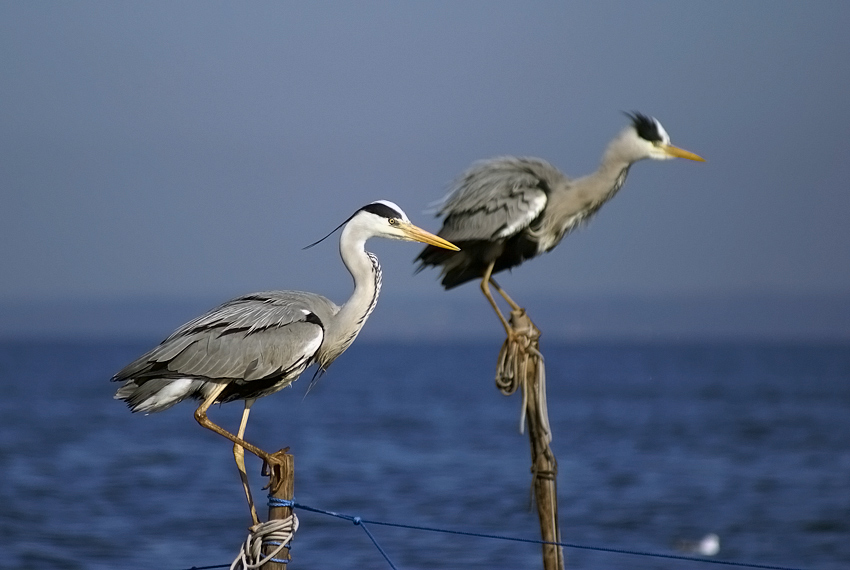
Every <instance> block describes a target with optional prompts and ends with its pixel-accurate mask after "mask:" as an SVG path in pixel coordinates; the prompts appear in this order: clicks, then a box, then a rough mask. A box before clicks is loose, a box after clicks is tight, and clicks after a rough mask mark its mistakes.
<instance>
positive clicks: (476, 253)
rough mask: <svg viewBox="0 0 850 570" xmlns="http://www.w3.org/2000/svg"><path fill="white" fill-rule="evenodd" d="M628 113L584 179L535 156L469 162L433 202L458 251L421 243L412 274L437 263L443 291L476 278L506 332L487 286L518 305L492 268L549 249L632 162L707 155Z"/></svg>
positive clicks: (613, 188) (610, 191) (606, 196)
mask: <svg viewBox="0 0 850 570" xmlns="http://www.w3.org/2000/svg"><path fill="white" fill-rule="evenodd" d="M627 116H628V117H629V118H630V119H631V124H629V125H628V126H627V127H626V128H625V129H624V130H623V131H621V132H620V133H619V134H618V135H617V136H616V137H615V138H614V140H612V141H611V142H610V143H609V144H608V147H607V149H606V150H605V153H604V154H603V156H602V162H601V164H600V166H599V168H598V169H597V170H596V172H594V173H592V174H589V175H587V176H584V177H582V178H577V179H574V180H573V179H570V178H567V176H565V175H564V174H563V173H562V172H561V171H559V170H558V169H557V168H555V167H554V166H552V165H551V164H549V163H548V162H546V161H545V160H541V159H539V158H520V157H513V156H503V157H497V158H492V159H489V160H482V161H479V162H476V163H474V164H473V165H472V166H471V167H470V168H469V169H468V170H467V171H466V172H464V173H463V174H461V175H460V177H458V178H457V180H456V181H455V182H454V184H453V186H452V187H451V189H450V190H449V192H448V194H446V196H445V197H444V198H443V199H442V200H441V201H440V202H438V206H437V215H438V216H443V218H444V219H443V227H442V229H440V231H439V232H437V233H438V235H440V236H441V237H443V238H445V239H448V240H451V241H452V242H454V243H456V244H457V245H458V246H459V247H460V251H458V252H448V251H441V250H439V249H437V248H435V247H432V246H426V247H425V249H423V250H422V252H421V253H420V254H419V256H418V257H417V258H416V260H415V261H418V262H419V266H418V267H417V272H419V271H421V270H422V269H424V268H425V267H428V266H441V267H442V273H441V277H442V285H443V287H445V288H446V289H451V288H453V287H457V286H458V285H461V284H463V283H466V282H467V281H471V280H473V279H479V278H480V279H481V291H482V292H483V293H484V295H485V297H487V300H488V301H489V302H490V305H491V306H492V307H493V309H494V310H495V311H496V314H497V315H498V317H499V319H500V321H501V322H502V325H503V326H504V327H505V330H506V331H507V333H508V336H509V337H511V335H512V330H511V327H510V326H509V324H508V321H507V320H506V319H505V317H504V316H503V315H502V313H501V311H500V310H499V307H498V305H497V304H496V301H495V300H494V299H493V296H492V294H491V293H490V285H491V284H492V285H493V287H494V288H495V289H496V291H497V292H498V293H499V294H500V295H501V296H502V297H503V298H504V299H505V301H506V302H507V303H508V304H509V305H510V306H511V308H512V309H513V310H520V307H519V306H518V305H517V304H516V303H515V302H514V301H513V300H512V299H511V298H510V297H509V296H508V295H507V293H505V291H504V290H503V289H502V288H501V287H499V285H498V284H497V283H496V282H495V280H494V279H493V277H492V276H493V274H495V273H498V272H500V271H504V270H505V269H510V268H512V267H516V266H517V265H519V264H521V263H523V262H524V261H526V260H528V259H531V258H533V257H537V256H539V255H542V254H544V253H546V252H548V251H551V250H552V248H554V247H555V246H556V245H558V244H559V243H560V242H561V240H562V239H563V238H564V236H565V235H567V234H568V233H570V232H571V231H573V230H574V229H576V228H577V227H579V225H581V223H582V222H584V221H586V220H587V219H588V218H590V216H592V215H593V214H594V213H596V211H597V210H599V208H601V207H602V205H603V204H605V202H607V201H608V200H610V199H611V198H613V197H614V195H615V194H616V193H617V191H618V190H619V189H620V188H621V187H622V186H623V183H624V182H625V181H626V175H627V174H628V172H629V167H630V166H631V165H632V164H633V163H635V162H637V161H639V160H643V159H646V158H649V159H654V160H666V159H671V158H676V157H678V158H687V159H689V160H696V161H704V159H703V158H701V157H699V156H697V155H696V154H694V153H692V152H689V151H686V150H683V149H680V148H677V147H675V146H673V145H671V144H670V136H669V135H668V134H667V131H665V130H664V127H663V126H661V123H660V122H658V120H657V119H655V118H654V117H649V116H646V115H642V114H640V113H627Z"/></svg>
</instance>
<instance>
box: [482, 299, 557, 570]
mask: <svg viewBox="0 0 850 570" xmlns="http://www.w3.org/2000/svg"><path fill="white" fill-rule="evenodd" d="M510 324H511V328H512V329H513V331H514V333H515V335H514V336H513V337H510V336H509V337H508V339H507V340H505V343H504V345H503V346H502V350H501V352H500V353H499V362H498V366H497V371H496V385H497V386H498V387H499V389H500V390H501V391H502V393H504V394H511V393H513V392H514V391H516V390H517V388H519V387H522V394H523V398H522V399H523V402H522V406H523V409H522V415H521V418H520V431H522V429H523V426H524V424H527V425H528V439H529V443H530V444H531V473H532V478H533V479H532V485H533V488H534V499H535V503H537V517H538V519H539V521H540V535H541V538H542V539H543V540H544V541H545V542H561V530H560V525H559V523H558V486H557V476H558V462H557V460H556V459H555V454H554V453H553V452H552V448H551V447H550V446H549V443H550V442H551V441H552V432H551V430H550V428H549V414H548V411H547V409H548V406H547V403H546V384H545V382H546V372H545V368H544V364H543V355H542V354H541V352H540V345H539V340H540V330H539V329H538V328H537V327H536V326H535V325H534V323H532V322H531V319H529V318H528V315H527V314H526V313H525V311H524V310H522V309H520V310H515V311H512V312H511V317H510ZM542 548H543V568H544V570H564V564H565V561H564V551H563V548H562V547H560V546H557V545H555V544H544V545H542Z"/></svg>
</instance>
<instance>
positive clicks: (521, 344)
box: [496, 309, 552, 443]
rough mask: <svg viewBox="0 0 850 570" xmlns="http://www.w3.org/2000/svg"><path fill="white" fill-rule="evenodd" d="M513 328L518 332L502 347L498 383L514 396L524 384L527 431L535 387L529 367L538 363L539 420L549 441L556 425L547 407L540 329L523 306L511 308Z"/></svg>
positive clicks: (522, 417) (522, 424)
mask: <svg viewBox="0 0 850 570" xmlns="http://www.w3.org/2000/svg"><path fill="white" fill-rule="evenodd" d="M511 328H512V329H513V332H514V334H512V335H509V336H508V338H507V339H505V342H504V344H502V349H501V350H500V351H499V359H498V361H497V363H496V387H497V388H498V389H499V391H501V392H502V394H504V395H505V396H510V395H511V394H513V393H514V392H516V390H517V388H519V387H520V385H521V386H522V409H521V411H520V416H519V432H520V433H525V420H526V413H527V411H528V399H529V397H530V395H531V393H530V390H531V389H532V387H531V386H530V382H529V381H528V369H529V367H530V366H536V370H537V402H538V408H537V421H538V422H539V424H538V425H539V426H540V428H541V430H542V432H543V436H544V439H545V441H546V443H551V442H552V428H551V427H549V410H548V409H547V408H546V367H545V366H544V364H543V354H542V353H541V352H540V351H539V350H538V349H537V346H539V344H538V342H539V339H540V329H538V328H537V327H536V326H534V323H532V322H531V319H529V318H528V315H526V313H525V311H524V310H522V309H520V310H518V311H511Z"/></svg>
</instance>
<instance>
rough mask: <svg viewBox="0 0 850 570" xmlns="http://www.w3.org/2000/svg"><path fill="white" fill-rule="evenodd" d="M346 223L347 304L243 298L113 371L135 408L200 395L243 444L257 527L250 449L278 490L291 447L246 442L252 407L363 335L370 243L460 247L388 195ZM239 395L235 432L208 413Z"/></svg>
mask: <svg viewBox="0 0 850 570" xmlns="http://www.w3.org/2000/svg"><path fill="white" fill-rule="evenodd" d="M343 226H344V227H343ZM340 228H343V230H342V233H341V235H340V239H339V253H340V256H341V257H342V262H343V263H344V264H345V267H346V268H347V269H348V271H349V272H350V273H351V276H352V278H353V280H354V292H353V293H352V295H351V297H350V298H349V299H348V301H347V302H346V303H345V304H344V305H342V306H341V307H340V306H337V305H336V304H334V303H333V302H332V301H330V300H329V299H327V298H325V297H322V296H321V295H317V294H315V293H305V292H301V291H266V292H262V293H254V294H251V295H245V296H242V297H238V298H236V299H233V300H231V301H228V302H226V303H224V304H223V305H221V306H219V307H218V308H215V309H213V310H211V311H209V312H208V313H206V314H204V315H201V316H200V317H198V318H196V319H194V320H192V321H190V322H188V323H186V324H185V325H183V326H181V327H180V328H178V329H177V330H176V331H175V332H174V333H172V334H171V336H169V337H168V338H167V339H165V340H164V341H162V343H161V344H160V345H159V346H157V347H156V348H154V349H153V350H151V351H149V352H147V353H146V354H144V355H143V356H141V357H139V358H138V359H137V360H135V361H133V362H132V363H130V364H128V365H127V366H126V367H125V368H124V369H122V370H121V371H120V372H118V373H117V374H116V375H115V376H114V377H113V378H112V380H113V381H117V382H124V385H123V386H121V388H119V389H118V391H117V393H116V394H115V398H116V399H118V400H123V401H125V402H126V403H127V405H128V406H129V407H130V409H131V410H132V411H133V412H144V413H152V412H160V411H162V410H166V409H168V408H170V407H171V406H173V405H175V404H177V403H178V402H180V401H182V400H185V399H187V398H192V399H195V400H200V402H201V404H200V406H199V407H198V409H197V410H195V419H196V420H197V421H198V423H200V424H201V425H202V426H203V427H205V428H207V429H210V430H212V431H214V432H216V433H218V434H219V435H222V436H224V437H226V438H227V439H229V440H231V441H232V442H233V443H234V447H233V455H234V458H235V459H236V464H237V466H238V468H239V473H240V477H241V478H242V484H243V487H244V490H245V494H246V497H247V499H248V504H249V507H250V509H251V516H252V518H253V520H254V524H257V523H258V522H259V519H258V518H257V513H256V509H255V508H254V503H253V500H252V498H251V492H250V488H249V486H248V477H247V474H246V471H245V461H244V450H248V451H249V452H251V453H253V454H254V455H256V456H257V457H259V458H261V459H262V460H263V461H264V465H265V466H268V469H269V474H270V475H271V481H270V485H271V486H272V487H273V488H274V487H275V486H276V485H277V484H278V483H279V480H277V479H279V473H278V471H277V469H278V468H279V467H280V465H281V459H282V455H283V454H284V453H285V452H286V451H287V450H286V449H282V450H280V451H278V452H277V453H267V452H266V451H263V450H262V449H260V448H258V447H257V446H255V445H253V444H251V443H248V442H247V441H245V440H244V439H243V438H244V435H245V426H246V425H247V422H248V414H249V412H250V410H251V405H252V404H253V403H254V402H255V401H256V400H257V399H258V398H262V397H263V396H268V395H269V394H273V393H275V392H277V391H278V390H281V389H282V388H285V387H286V386H289V385H290V384H291V383H292V382H294V381H295V380H296V379H297V378H298V377H299V376H300V375H301V373H302V372H304V370H305V369H306V368H307V367H308V366H310V365H311V364H313V363H316V364H317V365H318V370H317V375H318V374H319V373H321V372H324V371H325V370H327V368H328V366H330V365H331V363H332V362H333V361H334V360H336V358H337V357H338V356H339V355H341V354H342V353H343V352H344V351H345V350H346V349H347V348H348V347H349V346H350V345H351V343H352V342H354V339H355V338H357V335H358V333H359V332H360V329H361V328H362V327H363V325H364V323H365V322H366V319H367V318H368V317H369V315H370V314H371V313H372V311H373V310H374V308H375V305H376V304H377V301H378V293H379V292H380V290H381V266H380V265H379V264H378V258H377V257H376V256H375V255H374V254H372V253H370V252H368V251H366V249H365V245H366V240H368V239H369V238H371V237H383V238H389V239H397V240H405V241H416V242H421V243H427V244H430V245H433V246H434V247H442V248H447V249H452V250H457V249H458V248H457V247H456V246H455V245H453V244H451V243H449V242H448V241H446V240H445V239H442V238H440V237H438V236H435V235H433V234H431V233H428V232H426V231H425V230H423V229H421V228H418V227H416V226H415V225H413V224H412V223H411V222H410V220H409V219H408V218H407V215H406V214H405V213H404V212H403V211H402V210H401V208H399V207H398V206H397V205H396V204H394V203H392V202H389V201H385V200H379V201H377V202H372V203H371V204H368V205H366V206H364V207H362V208H360V209H359V210H357V211H356V212H355V213H354V214H353V215H352V216H351V217H350V218H349V219H348V220H347V221H346V222H344V223H343V224H342V225H340V226H339V227H337V228H336V229H337V230H338V229H340ZM334 231H336V230H334ZM332 233H333V232H331V234H332ZM331 234H328V236H330V235H331ZM328 236H325V237H328ZM322 239H325V238H322ZM319 241H322V240H319ZM316 243H319V242H316ZM312 245H315V244H312ZM308 247H310V246H308ZM234 400H244V402H245V408H244V411H243V413H242V420H241V422H240V425H239V431H238V432H237V433H236V434H233V433H230V432H228V431H227V430H225V429H224V428H222V427H220V426H218V425H217V424H215V423H213V422H212V421H211V420H210V419H209V418H208V417H207V410H208V409H209V407H210V406H212V405H213V404H216V403H224V402H231V401H234Z"/></svg>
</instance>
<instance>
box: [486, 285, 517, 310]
mask: <svg viewBox="0 0 850 570" xmlns="http://www.w3.org/2000/svg"><path fill="white" fill-rule="evenodd" d="M490 283H491V284H492V285H493V287H495V288H496V292H497V293H499V295H501V296H502V299H504V300H505V302H507V304H508V305H510V306H511V309H513V310H514V311H519V310H520V309H522V307H520V306H519V305H517V304H516V302H515V301H514V300H513V299H511V298H510V297H509V296H508V294H507V293H506V292H505V290H504V289H502V288H501V287H499V284H498V283H496V280H495V279H493V278H492V277H490Z"/></svg>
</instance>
